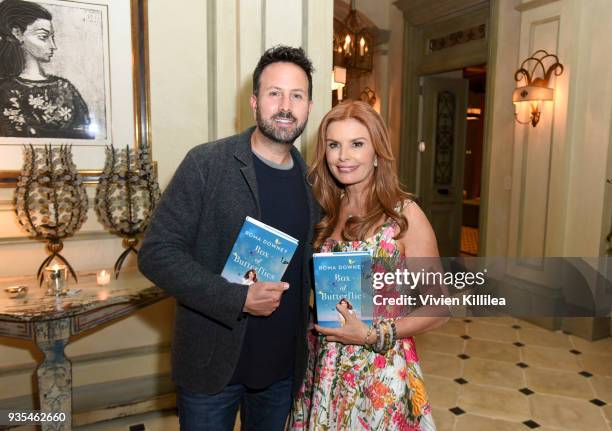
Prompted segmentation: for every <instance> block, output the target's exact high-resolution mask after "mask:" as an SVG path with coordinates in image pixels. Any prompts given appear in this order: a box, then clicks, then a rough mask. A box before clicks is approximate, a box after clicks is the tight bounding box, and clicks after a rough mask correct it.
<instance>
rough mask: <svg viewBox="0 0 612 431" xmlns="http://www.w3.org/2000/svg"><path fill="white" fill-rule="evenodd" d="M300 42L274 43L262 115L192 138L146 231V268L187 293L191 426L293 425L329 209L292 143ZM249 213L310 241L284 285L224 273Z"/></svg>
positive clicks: (307, 77)
mask: <svg viewBox="0 0 612 431" xmlns="http://www.w3.org/2000/svg"><path fill="white" fill-rule="evenodd" d="M312 72H313V68H312V64H311V62H310V60H309V59H308V58H307V57H306V55H305V53H304V51H303V50H302V49H301V48H292V47H287V46H276V47H274V48H271V49H269V50H267V51H266V52H265V53H264V54H263V55H262V57H261V58H260V60H259V63H258V64H257V67H256V68H255V71H254V73H253V94H252V96H251V100H250V104H251V108H252V109H253V113H254V117H255V120H256V123H257V125H256V126H255V127H252V128H250V129H248V130H246V131H244V132H243V133H241V134H239V135H235V136H231V137H228V138H225V139H221V140H219V141H216V142H211V143H207V144H203V145H200V146H197V147H195V148H193V149H192V150H191V151H189V153H188V154H187V156H186V157H185V159H184V160H183V162H182V163H181V165H180V166H179V168H178V169H177V171H176V173H175V174H174V177H173V178H172V181H171V182H170V184H169V185H168V187H167V188H166V190H165V192H164V194H163V196H162V199H161V201H160V203H159V205H158V207H157V209H156V211H155V214H154V216H153V220H152V222H151V225H150V226H149V229H148V231H147V234H146V237H145V239H144V242H143V245H142V248H141V250H140V252H139V255H138V263H139V267H140V270H141V271H142V273H143V274H144V275H145V276H146V277H148V278H149V279H150V280H151V281H153V282H154V283H155V284H156V285H157V286H159V287H160V288H162V289H163V290H165V291H166V292H167V293H168V294H169V295H171V296H173V297H174V298H175V299H176V302H177V310H176V323H175V331H174V340H173V343H172V376H173V379H174V381H175V383H176V386H177V406H178V411H179V421H180V424H181V430H189V431H192V430H207V431H208V430H222V431H225V430H228V431H230V430H232V429H233V426H234V421H235V418H236V413H237V411H238V407H239V406H240V407H241V409H240V411H241V417H242V423H243V426H244V427H245V428H246V429H247V430H265V431H274V430H283V429H284V425H285V421H286V418H287V415H288V413H289V409H290V406H291V400H292V395H293V394H294V393H295V392H296V391H297V389H298V388H299V386H300V384H301V382H302V379H303V376H304V372H305V367H306V355H307V347H306V329H307V322H308V299H309V292H310V284H311V279H310V271H309V264H308V262H309V260H310V258H311V256H312V249H311V247H310V244H311V242H312V238H313V224H314V223H316V222H318V220H319V213H318V207H317V204H316V203H315V201H314V200H313V197H312V195H311V191H310V187H309V185H308V182H307V180H306V173H307V168H306V164H305V163H304V160H303V159H302V157H301V156H300V154H299V152H298V151H297V149H296V148H295V147H294V146H293V142H294V141H295V140H296V139H297V138H298V137H299V136H300V134H301V133H302V131H303V130H304V127H305V126H306V122H307V120H308V115H309V113H310V110H311V108H312ZM246 216H251V217H253V218H256V219H258V220H260V221H262V222H264V223H266V224H268V225H271V226H273V227H274V228H276V229H279V230H281V231H283V232H285V233H287V234H289V235H291V236H293V237H294V238H297V239H298V240H299V246H298V249H297V250H296V252H295V254H294V256H293V258H292V260H291V262H290V264H289V265H288V267H287V270H286V272H285V275H284V276H283V279H282V281H281V282H279V283H269V282H255V283H253V284H251V285H250V286H245V285H242V284H237V283H230V282H228V281H227V280H225V279H224V278H222V277H221V276H220V274H221V271H222V270H223V267H224V265H225V261H226V259H227V257H228V255H229V253H230V250H231V248H232V246H233V243H234V240H235V239H236V237H237V235H238V232H239V231H240V228H241V227H242V224H243V222H244V219H245V217H246Z"/></svg>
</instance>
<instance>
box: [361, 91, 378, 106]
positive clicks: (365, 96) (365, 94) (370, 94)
mask: <svg viewBox="0 0 612 431" xmlns="http://www.w3.org/2000/svg"><path fill="white" fill-rule="evenodd" d="M359 99H360V100H361V101H362V102H366V103H367V104H368V105H370V106H371V107H374V105H375V104H376V93H375V92H374V90H372V89H371V88H370V87H366V88H364V89H363V91H362V92H361V94H360V95H359Z"/></svg>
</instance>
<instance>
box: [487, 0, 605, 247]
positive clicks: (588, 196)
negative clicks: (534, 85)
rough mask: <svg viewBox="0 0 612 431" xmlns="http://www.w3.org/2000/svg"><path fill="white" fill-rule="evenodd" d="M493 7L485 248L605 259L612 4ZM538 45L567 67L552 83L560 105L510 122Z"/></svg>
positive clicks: (562, 1) (566, 1) (563, 1)
mask: <svg viewBox="0 0 612 431" xmlns="http://www.w3.org/2000/svg"><path fill="white" fill-rule="evenodd" d="M493 3H494V4H495V6H494V16H493V18H492V19H493V22H496V23H497V26H498V28H497V29H496V31H497V32H498V36H497V38H496V44H494V46H493V51H492V59H493V61H494V64H493V67H494V69H493V71H492V74H491V75H490V77H491V79H492V80H491V85H490V86H489V89H490V91H489V97H490V98H491V99H489V101H490V102H492V104H489V106H493V109H492V110H490V112H492V113H493V114H492V116H491V117H490V120H489V124H488V127H487V130H488V136H487V144H486V151H487V155H486V156H485V157H486V158H487V160H488V163H489V169H487V171H486V172H488V178H487V179H486V182H487V187H486V193H487V199H488V201H489V204H488V208H487V210H486V211H487V225H486V227H485V230H486V232H485V233H486V242H485V252H486V254H487V255H498V256H499V255H517V256H534V255H540V256H596V255H599V254H600V253H601V252H602V250H603V248H604V234H603V233H604V232H607V230H608V228H609V223H610V211H611V209H610V205H609V204H608V205H607V207H605V204H604V202H605V197H606V196H608V197H609V193H610V191H609V190H608V194H606V185H605V179H606V173H608V176H609V167H608V157H609V151H610V142H611V132H612V129H611V118H612V58H611V57H610V56H609V55H608V54H609V53H608V51H609V49H608V48H609V47H608V46H607V44H606V43H603V42H602V41H604V40H607V39H606V34H607V32H608V28H609V25H610V22H612V5H610V2H609V1H607V0H592V1H589V2H581V1H574V0H558V1H553V2H538V1H524V2H522V3H520V2H514V4H513V2H505V1H499V0H497V1H494V2H493ZM519 3H520V4H519ZM514 6H516V7H514ZM517 29H520V31H518V32H517V31H516V30H517ZM537 49H546V50H548V51H549V52H552V53H555V54H557V55H558V56H559V60H560V62H561V63H562V64H563V65H564V72H563V74H562V75H561V76H559V77H557V78H556V79H554V80H553V81H552V82H551V83H552V84H554V87H555V89H556V90H555V101H554V103H547V104H546V106H544V108H543V110H542V118H541V120H540V123H539V124H538V126H537V127H536V128H533V127H531V126H524V125H519V124H516V123H514V122H513V120H512V110H513V107H512V104H511V93H512V90H513V89H514V87H515V83H514V80H513V73H514V70H516V69H517V68H518V67H519V65H520V63H521V62H522V60H523V59H525V58H527V57H528V56H529V55H531V54H532V53H533V52H534V51H535V50H537ZM519 113H520V115H523V116H524V115H528V114H527V113H525V112H523V111H520V112H519ZM523 119H524V118H523ZM507 185H510V186H511V190H508V187H506V186H507ZM608 187H609V186H608Z"/></svg>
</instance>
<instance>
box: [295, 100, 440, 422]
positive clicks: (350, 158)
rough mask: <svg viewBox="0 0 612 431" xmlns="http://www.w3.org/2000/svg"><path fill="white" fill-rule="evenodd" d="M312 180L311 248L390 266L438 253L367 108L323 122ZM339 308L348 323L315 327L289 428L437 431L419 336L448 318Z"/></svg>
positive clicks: (334, 113) (346, 107)
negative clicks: (316, 207)
mask: <svg viewBox="0 0 612 431" xmlns="http://www.w3.org/2000/svg"><path fill="white" fill-rule="evenodd" d="M310 179H311V182H312V184H313V193H314V195H315V197H316V199H317V200H318V202H319V204H320V205H321V207H322V208H323V210H324V214H325V216H324V218H323V219H322V220H321V222H320V223H319V224H318V225H317V226H316V233H315V243H314V249H316V250H317V249H318V250H320V251H323V252H330V251H364V250H366V251H369V252H370V253H371V254H372V256H374V257H376V258H382V259H384V261H385V262H386V263H387V265H388V263H389V262H392V263H397V264H398V265H401V263H400V262H402V261H403V259H404V257H406V258H410V257H434V258H435V257H437V256H438V249H437V244H436V238H435V235H434V232H433V230H432V228H431V226H430V224H429V222H428V221H427V218H426V216H425V214H424V213H423V212H422V211H421V209H420V208H419V207H418V206H417V205H416V204H415V203H414V202H413V201H412V200H411V197H410V195H409V194H408V193H406V192H404V191H402V189H401V188H400V184H399V180H398V178H397V174H396V171H395V166H394V158H393V154H392V152H391V146H390V143H389V136H388V132H387V128H386V126H385V124H384V122H383V120H382V118H381V117H380V115H379V114H378V113H377V112H376V111H374V109H372V107H371V106H370V105H368V104H366V103H364V102H359V101H347V102H345V103H342V104H339V105H337V106H336V107H334V108H333V109H332V110H331V111H330V112H329V113H328V114H327V115H326V116H325V117H324V118H323V121H322V123H321V126H320V128H319V136H318V142H317V148H316V154H315V160H314V163H313V165H312V168H311V170H310ZM374 270H375V271H376V269H374ZM337 309H338V311H339V312H340V314H341V315H342V316H343V317H344V319H345V320H346V323H345V324H344V325H343V326H342V327H340V328H322V327H319V326H317V325H315V328H316V330H317V331H318V333H319V335H318V336H314V335H313V336H312V337H311V339H310V341H311V346H310V348H311V355H310V358H309V365H310V366H309V370H308V372H307V375H306V378H305V381H304V384H303V386H302V388H301V390H300V392H299V394H298V396H297V397H296V399H295V401H294V406H293V413H292V418H291V428H292V429H294V430H313V431H314V430H321V429H329V430H332V429H333V430H353V429H355V430H357V429H367V430H424V431H431V430H435V425H434V422H433V419H432V417H431V407H430V405H429V402H428V399H427V395H426V392H425V387H424V384H423V375H422V372H421V368H420V365H419V360H418V357H417V354H416V349H415V344H414V339H413V338H412V337H413V335H416V334H420V333H423V332H426V331H429V330H431V329H434V328H436V327H438V326H440V325H442V324H443V323H444V322H446V320H447V317H444V316H439V315H432V314H430V315H429V316H428V315H422V317H412V316H407V317H399V318H398V317H389V316H390V314H385V315H384V317H382V316H381V313H378V314H377V313H376V311H375V318H374V323H373V324H372V326H368V325H366V324H364V323H363V322H361V321H360V320H359V319H358V318H357V317H356V316H355V314H354V313H352V312H350V310H349V304H346V301H344V302H341V303H339V304H338V305H337ZM383 314H384V313H383ZM397 315H403V316H405V315H406V313H405V310H404V311H401V312H399V313H398V314H396V315H395V316H397ZM377 316H378V317H377Z"/></svg>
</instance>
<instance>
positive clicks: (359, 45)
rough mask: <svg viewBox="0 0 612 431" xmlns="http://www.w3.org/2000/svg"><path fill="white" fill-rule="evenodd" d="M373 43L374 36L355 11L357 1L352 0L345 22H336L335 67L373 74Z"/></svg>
mask: <svg viewBox="0 0 612 431" xmlns="http://www.w3.org/2000/svg"><path fill="white" fill-rule="evenodd" d="M372 41H373V37H372V34H371V33H370V32H369V31H368V29H367V27H366V26H365V25H364V24H363V22H362V20H361V19H360V18H359V15H358V13H357V10H356V9H355V0H351V10H350V12H349V14H348V15H347V16H346V18H345V19H344V22H342V21H340V20H337V19H335V20H334V66H340V67H345V68H347V69H349V70H350V69H353V70H357V71H360V72H371V71H372V58H373V53H372Z"/></svg>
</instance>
